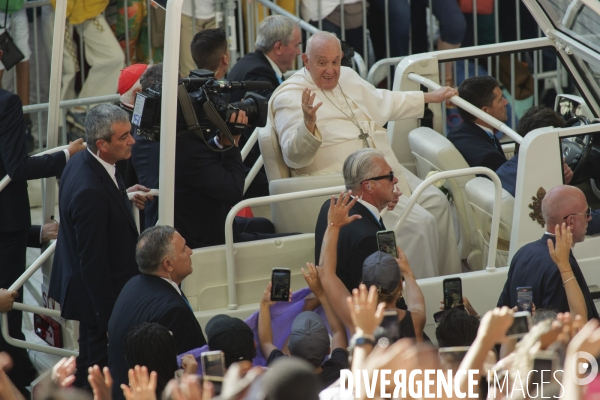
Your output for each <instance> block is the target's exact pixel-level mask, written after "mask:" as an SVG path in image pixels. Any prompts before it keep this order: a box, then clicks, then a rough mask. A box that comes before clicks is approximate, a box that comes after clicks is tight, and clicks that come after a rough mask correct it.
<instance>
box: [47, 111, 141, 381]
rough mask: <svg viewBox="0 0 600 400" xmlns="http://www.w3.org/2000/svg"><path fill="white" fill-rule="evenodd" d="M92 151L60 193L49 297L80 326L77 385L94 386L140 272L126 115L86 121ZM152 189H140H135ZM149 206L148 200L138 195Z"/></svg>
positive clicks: (73, 166) (69, 170)
mask: <svg viewBox="0 0 600 400" xmlns="http://www.w3.org/2000/svg"><path fill="white" fill-rule="evenodd" d="M85 128H86V129H85V130H86V132H85V138H86V143H87V146H88V148H87V150H86V151H82V152H81V153H78V154H76V155H75V156H74V157H72V159H71V161H70V162H69V164H68V165H67V167H66V168H65V170H64V172H63V175H62V180H61V185H60V190H59V204H60V223H61V225H60V230H59V232H58V240H57V244H56V251H55V253H54V268H53V270H52V275H51V277H50V290H49V296H50V297H52V298H53V299H54V300H56V301H58V302H59V303H60V305H61V315H62V317H63V318H66V319H72V320H76V321H79V356H78V357H77V372H76V374H75V376H76V381H75V385H76V386H78V387H89V384H88V382H87V370H88V367H90V366H93V365H95V364H97V365H99V366H100V367H103V366H106V365H107V364H108V356H107V349H106V346H107V342H108V339H107V336H106V333H107V331H108V320H109V318H110V314H111V312H112V310H113V306H114V304H115V301H116V300H117V296H118V295H119V293H120V292H121V289H122V288H123V286H124V285H125V283H127V281H128V280H129V279H130V278H131V277H133V276H134V275H137V274H138V271H137V268H136V262H135V245H136V241H137V238H138V231H137V227H136V225H135V222H134V220H133V216H132V214H131V208H130V203H129V201H128V199H127V192H126V191H125V187H124V184H123V179H122V177H121V175H120V174H119V173H118V171H116V169H115V163H116V162H117V161H120V160H125V159H127V158H129V157H130V156H131V146H132V145H133V144H134V143H135V142H134V140H133V137H132V136H131V132H130V130H131V124H130V123H129V117H128V115H127V113H126V112H125V111H123V110H122V109H120V108H119V107H117V106H114V105H108V104H102V105H99V106H96V107H94V108H93V109H92V110H91V111H90V113H89V114H88V116H87V118H86V120H85ZM137 190H144V191H147V190H148V189H146V188H145V187H143V186H140V185H135V186H133V187H131V188H129V189H128V191H137ZM134 201H135V203H136V205H137V206H138V207H139V208H143V205H144V202H145V198H144V197H142V196H139V195H136V197H135V198H134Z"/></svg>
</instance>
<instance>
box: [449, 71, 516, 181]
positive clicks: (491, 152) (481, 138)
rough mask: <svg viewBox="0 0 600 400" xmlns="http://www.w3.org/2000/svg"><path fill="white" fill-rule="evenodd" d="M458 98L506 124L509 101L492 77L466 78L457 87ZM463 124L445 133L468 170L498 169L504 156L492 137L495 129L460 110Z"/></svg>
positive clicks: (504, 158) (497, 142)
mask: <svg viewBox="0 0 600 400" xmlns="http://www.w3.org/2000/svg"><path fill="white" fill-rule="evenodd" d="M458 95H459V96H460V97H461V98H462V99H464V100H466V101H468V102H469V103H471V104H472V105H474V106H475V107H477V108H479V109H481V110H482V111H484V112H486V113H487V114H489V115H490V116H492V117H494V118H496V119H497V120H499V121H501V122H506V120H507V119H508V114H507V112H506V105H507V104H508V101H507V100H506V99H505V98H504V95H503V94H502V89H500V86H499V84H498V81H497V80H496V79H495V78H493V77H491V76H476V77H472V78H468V79H465V81H464V82H463V83H461V84H460V86H459V87H458ZM458 111H459V112H460V116H461V118H462V119H463V122H462V123H461V124H460V125H458V126H457V127H455V128H454V129H452V130H451V131H450V132H449V133H448V140H449V141H451V142H452V143H453V144H454V147H456V148H457V149H458V151H460V153H461V154H462V156H463V157H464V158H465V161H467V163H468V164H469V166H471V167H487V168H489V169H491V170H492V171H495V170H497V169H498V168H499V167H500V166H501V165H502V164H504V163H505V162H506V156H505V155H504V151H503V150H502V146H501V145H500V142H499V141H498V139H497V138H496V136H495V133H496V130H495V129H494V128H493V127H492V126H491V125H489V124H488V123H487V122H485V121H482V120H481V119H479V118H477V117H475V116H474V115H471V114H470V113H469V112H467V111H465V110H463V109H462V108H460V107H459V109H458Z"/></svg>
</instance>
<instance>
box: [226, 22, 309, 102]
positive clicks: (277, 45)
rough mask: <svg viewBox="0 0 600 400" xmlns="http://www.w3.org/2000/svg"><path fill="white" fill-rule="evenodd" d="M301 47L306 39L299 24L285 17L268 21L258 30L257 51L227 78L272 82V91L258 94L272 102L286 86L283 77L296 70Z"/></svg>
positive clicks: (239, 96)
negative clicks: (278, 90)
mask: <svg viewBox="0 0 600 400" xmlns="http://www.w3.org/2000/svg"><path fill="white" fill-rule="evenodd" d="M301 45H302V37H301V36H300V28H299V27H298V24H297V23H296V22H294V21H292V20H291V19H290V18H288V17H284V16H283V15H272V16H270V17H267V18H265V19H264V20H263V21H262V22H261V24H260V25H259V26H258V35H257V37H256V43H255V46H256V51H254V52H252V53H248V54H246V55H245V56H244V57H242V58H241V59H240V60H239V61H238V62H236V63H235V65H234V66H233V68H231V71H229V74H228V75H227V78H228V79H230V80H233V81H262V82H270V83H271V87H272V88H271V89H267V90H261V91H256V93H258V94H260V95H261V96H265V97H266V98H269V97H270V96H271V94H272V93H273V91H274V90H275V88H277V87H278V86H279V85H280V84H281V82H283V80H284V78H283V74H285V73H286V72H287V71H290V70H292V69H293V68H294V60H295V59H296V57H297V56H298V55H299V54H300V46H301ZM243 95H244V92H243V91H237V92H234V93H232V94H231V96H230V98H229V100H230V101H238V100H241V99H242V96H243Z"/></svg>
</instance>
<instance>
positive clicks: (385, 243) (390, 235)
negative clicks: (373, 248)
mask: <svg viewBox="0 0 600 400" xmlns="http://www.w3.org/2000/svg"><path fill="white" fill-rule="evenodd" d="M377 247H378V248H379V250H380V251H383V252H384V253H388V254H389V255H391V256H392V257H394V258H398V251H397V250H396V235H395V234H394V231H379V232H377Z"/></svg>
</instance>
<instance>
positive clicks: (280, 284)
mask: <svg viewBox="0 0 600 400" xmlns="http://www.w3.org/2000/svg"><path fill="white" fill-rule="evenodd" d="M290 283H291V272H290V270H289V269H288V268H273V272H272V273H271V301H288V300H289V298H290Z"/></svg>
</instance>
